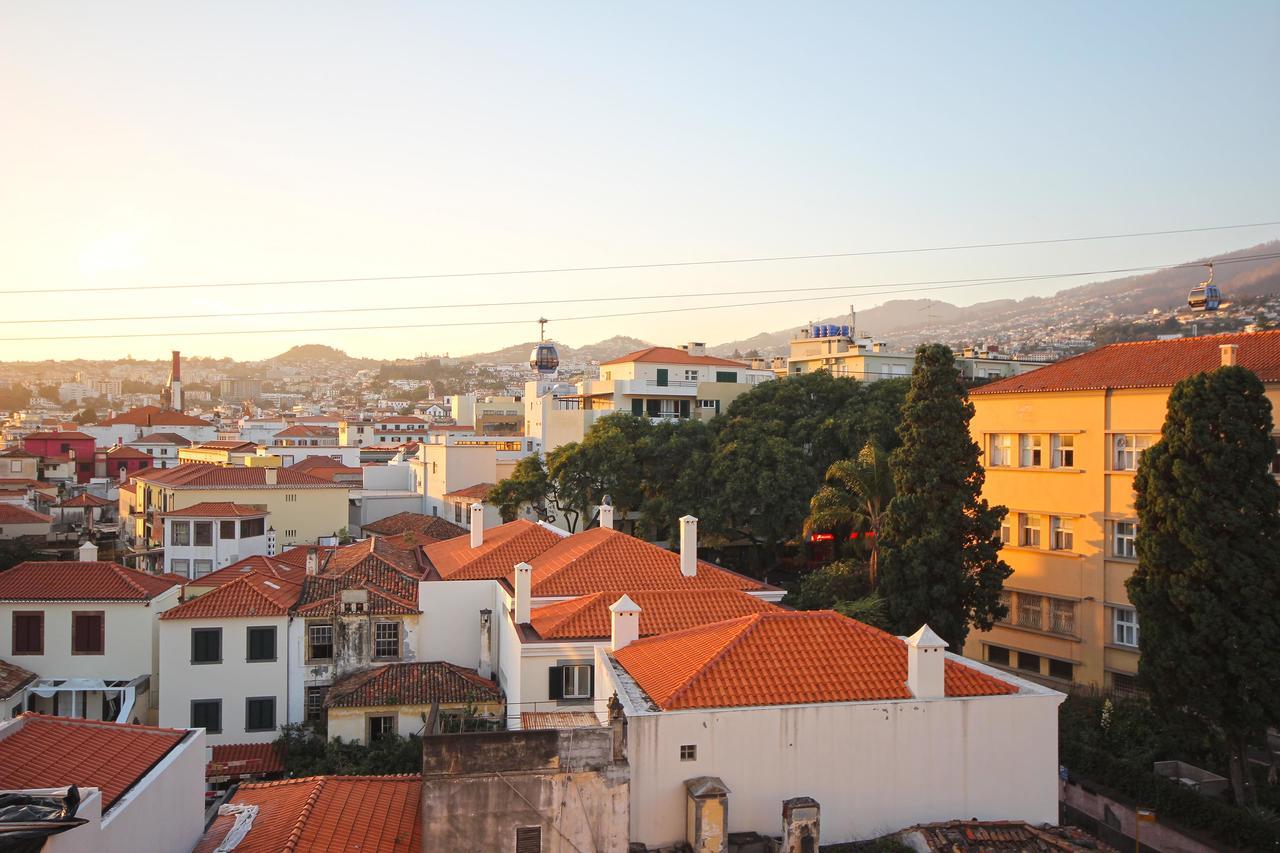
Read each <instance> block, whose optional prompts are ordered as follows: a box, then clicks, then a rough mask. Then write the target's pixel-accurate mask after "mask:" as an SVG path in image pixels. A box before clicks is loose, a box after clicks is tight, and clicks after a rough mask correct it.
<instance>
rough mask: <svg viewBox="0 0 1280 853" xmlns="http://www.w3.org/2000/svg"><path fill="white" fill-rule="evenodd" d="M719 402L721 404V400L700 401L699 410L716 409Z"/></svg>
mask: <svg viewBox="0 0 1280 853" xmlns="http://www.w3.org/2000/svg"><path fill="white" fill-rule="evenodd" d="M718 402H719V400H699V401H698V408H699V409H714V408H715V407H716V404H717V403H718Z"/></svg>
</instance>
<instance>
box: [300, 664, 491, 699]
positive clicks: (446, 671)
mask: <svg viewBox="0 0 1280 853" xmlns="http://www.w3.org/2000/svg"><path fill="white" fill-rule="evenodd" d="M501 701H502V691H501V690H500V689H499V688H498V685H497V684H496V683H494V682H493V681H491V680H490V679H488V678H481V677H480V676H479V675H477V674H476V671H475V670H474V669H465V668H463V667H460V666H455V665H454V664H451V663H445V662H443V661H431V662H421V661H419V662H413V663H389V664H385V665H383V666H375V667H373V668H372V669H366V670H363V671H360V672H354V673H351V674H350V675H346V676H343V677H342V678H339V679H338V680H337V681H335V682H334V683H333V686H332V687H330V688H329V692H328V694H326V697H325V701H324V705H325V707H326V708H377V707H383V706H387V705H430V704H431V703H433V702H440V703H442V704H443V703H449V704H457V703H461V702H501Z"/></svg>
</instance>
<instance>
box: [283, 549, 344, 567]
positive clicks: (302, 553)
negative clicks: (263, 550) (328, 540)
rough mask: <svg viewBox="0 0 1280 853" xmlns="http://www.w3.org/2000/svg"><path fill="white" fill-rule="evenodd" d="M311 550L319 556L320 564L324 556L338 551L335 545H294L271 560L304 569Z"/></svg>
mask: <svg viewBox="0 0 1280 853" xmlns="http://www.w3.org/2000/svg"><path fill="white" fill-rule="evenodd" d="M312 548H314V549H315V550H316V552H317V553H318V554H319V556H320V560H321V562H323V561H324V558H325V555H326V554H329V553H331V552H333V551H336V550H338V546H336V545H294V546H293V547H292V548H286V549H285V550H283V551H281V552H280V553H279V554H276V556H275V557H273V558H272V559H275V560H279V561H280V562H282V563H288V564H289V565H291V566H298V567H299V568H305V567H306V565H307V552H309V551H310V550H311V549H312Z"/></svg>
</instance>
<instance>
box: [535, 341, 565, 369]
mask: <svg viewBox="0 0 1280 853" xmlns="http://www.w3.org/2000/svg"><path fill="white" fill-rule="evenodd" d="M529 366H530V367H532V368H533V369H534V370H536V371H538V372H539V373H544V374H548V373H555V372H556V369H557V368H559V367H560V353H559V352H557V351H556V347H555V344H551V343H547V342H546V341H543V342H542V343H540V344H538V345H537V346H536V347H534V348H533V352H531V353H529Z"/></svg>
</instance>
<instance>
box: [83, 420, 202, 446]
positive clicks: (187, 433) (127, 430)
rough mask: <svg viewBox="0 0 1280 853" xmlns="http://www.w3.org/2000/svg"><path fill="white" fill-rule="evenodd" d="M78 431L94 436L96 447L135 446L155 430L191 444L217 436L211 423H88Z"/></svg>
mask: <svg viewBox="0 0 1280 853" xmlns="http://www.w3.org/2000/svg"><path fill="white" fill-rule="evenodd" d="M80 431H81V432H83V433H85V434H86V435H91V436H93V437H94V438H96V439H97V440H98V447H109V446H110V445H113V444H127V445H129V446H131V447H133V446H135V445H134V442H136V441H137V440H138V439H139V438H142V437H143V436H146V435H151V434H152V433H156V432H167V433H172V434H174V435H180V436H182V437H183V438H185V439H187V440H188V441H190V442H191V443H192V444H200V443H202V442H205V441H214V440H216V439H217V437H218V428H217V427H215V426H214V425H213V424H207V425H205V426H196V425H194V424H151V425H149V426H146V425H144V426H139V425H137V424H109V425H105V426H104V425H101V424H88V425H86V426H82V427H80Z"/></svg>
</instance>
